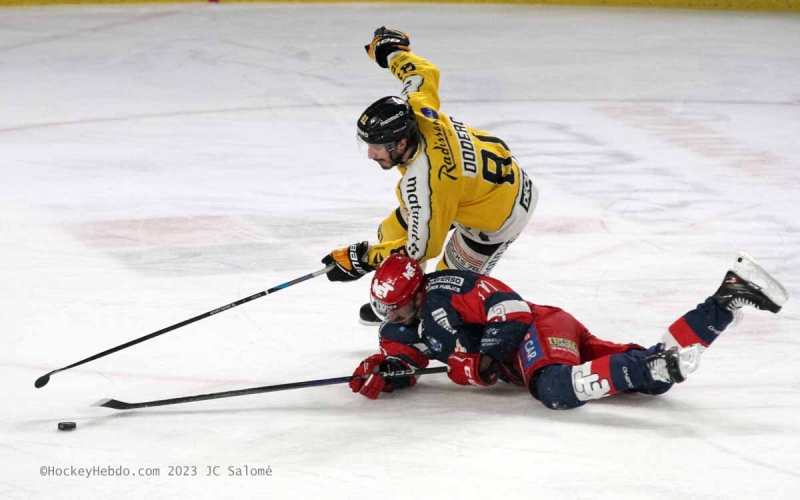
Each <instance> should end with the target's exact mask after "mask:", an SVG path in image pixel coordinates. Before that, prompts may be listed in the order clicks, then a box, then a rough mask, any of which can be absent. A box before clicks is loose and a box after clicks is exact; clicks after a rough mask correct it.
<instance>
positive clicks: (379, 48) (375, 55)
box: [364, 26, 411, 68]
mask: <svg viewBox="0 0 800 500" xmlns="http://www.w3.org/2000/svg"><path fill="white" fill-rule="evenodd" d="M409 45H411V42H409V41H408V35H407V34H405V33H403V32H402V31H399V30H391V29H388V28H386V27H385V26H381V27H380V28H378V29H376V30H375V34H374V35H373V38H372V42H371V43H370V44H369V45H364V50H366V51H367V55H368V56H369V58H370V59H373V60H374V61H375V62H376V63H378V66H380V67H381V68H388V67H389V63H388V61H387V59H388V57H389V54H391V53H392V52H394V51H396V50H402V51H404V52H408V46H409Z"/></svg>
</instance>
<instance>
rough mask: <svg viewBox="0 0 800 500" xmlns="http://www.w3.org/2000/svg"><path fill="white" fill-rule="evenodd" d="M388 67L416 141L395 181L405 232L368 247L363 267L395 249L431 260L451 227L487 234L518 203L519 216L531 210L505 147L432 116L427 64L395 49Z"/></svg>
mask: <svg viewBox="0 0 800 500" xmlns="http://www.w3.org/2000/svg"><path fill="white" fill-rule="evenodd" d="M389 69H390V70H391V72H392V73H393V74H394V75H395V76H396V77H397V78H398V79H399V80H401V81H402V82H403V91H402V95H403V97H404V98H405V99H406V100H407V101H408V103H409V105H410V106H411V108H412V109H413V111H414V114H415V116H416V119H417V124H418V125H419V130H420V135H421V136H422V139H421V142H420V145H419V146H418V148H417V151H416V153H415V154H414V156H413V157H412V158H410V159H409V160H408V162H406V163H405V164H401V165H398V170H399V171H400V173H401V174H403V177H402V179H400V181H399V182H398V183H397V189H396V192H397V198H398V200H399V201H400V206H401V209H402V211H403V214H401V215H403V216H404V220H403V221H401V222H404V223H405V224H406V225H407V231H406V234H405V235H403V237H400V238H398V239H389V240H387V241H381V242H380V243H378V244H377V245H374V246H371V247H370V250H369V255H368V257H369V263H370V264H371V265H373V266H377V265H378V264H380V262H381V261H383V259H385V258H386V257H388V256H389V254H391V253H395V252H402V251H404V252H405V253H407V254H408V255H409V256H410V257H412V258H413V259H415V260H417V261H419V262H424V261H425V260H428V259H431V258H433V257H436V256H437V255H439V253H441V251H442V247H443V245H444V242H445V239H446V238H447V233H448V232H449V230H450V228H451V225H452V224H453V223H457V224H460V225H462V226H465V227H467V228H470V229H473V230H476V231H483V232H487V233H488V232H495V231H497V230H498V229H500V228H501V226H503V224H504V223H505V222H506V221H507V220H508V219H509V217H510V216H511V214H512V210H513V209H514V205H515V203H516V202H517V199H518V198H519V201H518V203H519V204H520V205H522V207H523V208H524V209H525V211H526V212H528V211H530V210H531V209H532V207H530V204H531V181H530V180H529V179H528V178H527V176H526V175H525V173H524V172H523V171H522V170H521V169H520V168H519V166H518V165H517V163H516V161H515V160H514V158H513V157H512V155H511V151H510V150H509V148H508V145H507V144H506V143H505V142H503V141H502V140H501V139H499V138H498V137H495V136H493V135H491V134H489V133H487V132H483V131H480V130H476V129H474V128H472V127H470V126H468V125H466V124H464V123H463V122H461V121H460V120H457V119H456V118H453V117H450V116H447V115H446V114H444V113H442V112H441V111H439V106H440V101H439V69H438V68H437V67H436V66H435V65H433V64H432V63H431V62H429V61H427V60H425V59H423V58H422V57H419V56H418V55H416V54H414V53H412V52H400V51H398V52H395V53H394V54H392V56H390V63H389ZM521 189H522V190H523V191H522V192H520V190H521ZM526 193H527V194H526Z"/></svg>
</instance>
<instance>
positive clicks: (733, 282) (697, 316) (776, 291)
mask: <svg viewBox="0 0 800 500" xmlns="http://www.w3.org/2000/svg"><path fill="white" fill-rule="evenodd" d="M788 299H789V294H788V292H787V291H786V289H785V288H784V287H783V285H781V284H780V282H778V280H776V279H775V278H774V277H773V276H771V275H770V274H769V273H768V272H766V271H765V270H764V269H763V268H761V267H760V266H759V265H758V264H757V263H756V262H755V260H754V259H753V258H752V257H750V256H749V255H747V254H745V253H741V254H739V256H738V258H737V259H736V263H735V264H734V266H733V268H732V269H730V270H729V271H728V272H727V273H726V274H725V278H724V279H723V280H722V284H721V285H720V287H719V289H717V291H716V292H715V293H714V295H712V296H711V297H709V298H708V299H706V300H705V302H703V303H701V304H698V306H697V307H696V308H695V309H693V310H692V311H689V312H687V313H686V314H684V315H683V316H682V317H681V318H680V319H678V320H677V321H675V322H674V323H673V324H672V325H670V327H669V329H668V330H667V332H666V333H665V334H664V338H663V340H664V343H665V345H666V346H667V348H669V347H687V346H690V345H695V344H699V345H700V346H702V348H703V349H704V348H707V347H708V346H710V345H711V343H712V342H714V341H715V340H716V339H717V337H718V336H719V335H720V334H721V333H722V332H723V331H725V329H726V328H727V327H728V325H730V324H731V322H732V321H733V319H734V315H739V314H741V309H742V307H744V306H751V307H755V308H756V309H762V310H767V311H770V312H773V313H777V312H778V311H780V309H781V306H783V304H784V303H786V301H787V300H788ZM703 349H701V352H702V350H703Z"/></svg>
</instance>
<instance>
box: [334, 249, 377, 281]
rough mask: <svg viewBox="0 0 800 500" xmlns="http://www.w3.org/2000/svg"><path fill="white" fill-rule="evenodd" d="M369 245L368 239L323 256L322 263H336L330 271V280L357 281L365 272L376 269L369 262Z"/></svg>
mask: <svg viewBox="0 0 800 500" xmlns="http://www.w3.org/2000/svg"><path fill="white" fill-rule="evenodd" d="M368 250H369V245H368V244H367V242H366V241H362V242H361V243H353V244H352V245H350V246H349V247H344V248H340V249H338V250H334V251H333V252H331V253H329V254H328V255H326V256H325V257H323V258H322V263H323V264H325V265H326V266H327V265H329V264H335V266H334V267H333V269H331V270H330V271H328V274H327V276H328V280H330V281H355V280H357V279H358V278H360V277H362V276H364V275H365V274H367V273H369V272H372V271H374V270H375V268H374V267H372V266H370V265H369V264H367V262H366V260H367V251H368Z"/></svg>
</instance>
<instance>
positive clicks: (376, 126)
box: [358, 96, 418, 151]
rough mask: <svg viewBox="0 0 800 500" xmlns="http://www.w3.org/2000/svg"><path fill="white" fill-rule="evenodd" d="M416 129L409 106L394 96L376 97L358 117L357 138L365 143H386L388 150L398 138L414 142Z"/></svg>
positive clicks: (414, 119)
mask: <svg viewBox="0 0 800 500" xmlns="http://www.w3.org/2000/svg"><path fill="white" fill-rule="evenodd" d="M417 131H418V128H417V119H416V118H415V117H414V111H413V110H412V109H411V106H409V105H408V103H407V102H406V101H404V100H403V99H401V98H399V97H395V96H389V97H382V98H380V99H378V100H377V101H375V102H374V103H372V104H370V106H369V107H368V108H367V109H366V110H364V112H363V113H361V118H359V119H358V138H359V139H361V140H362V141H364V142H366V143H367V144H386V145H387V147H386V149H387V150H389V151H392V150H394V145H396V144H397V141H399V140H400V139H408V140H409V141H411V142H414V139H415V138H416V135H417ZM390 145H391V147H390Z"/></svg>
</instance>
